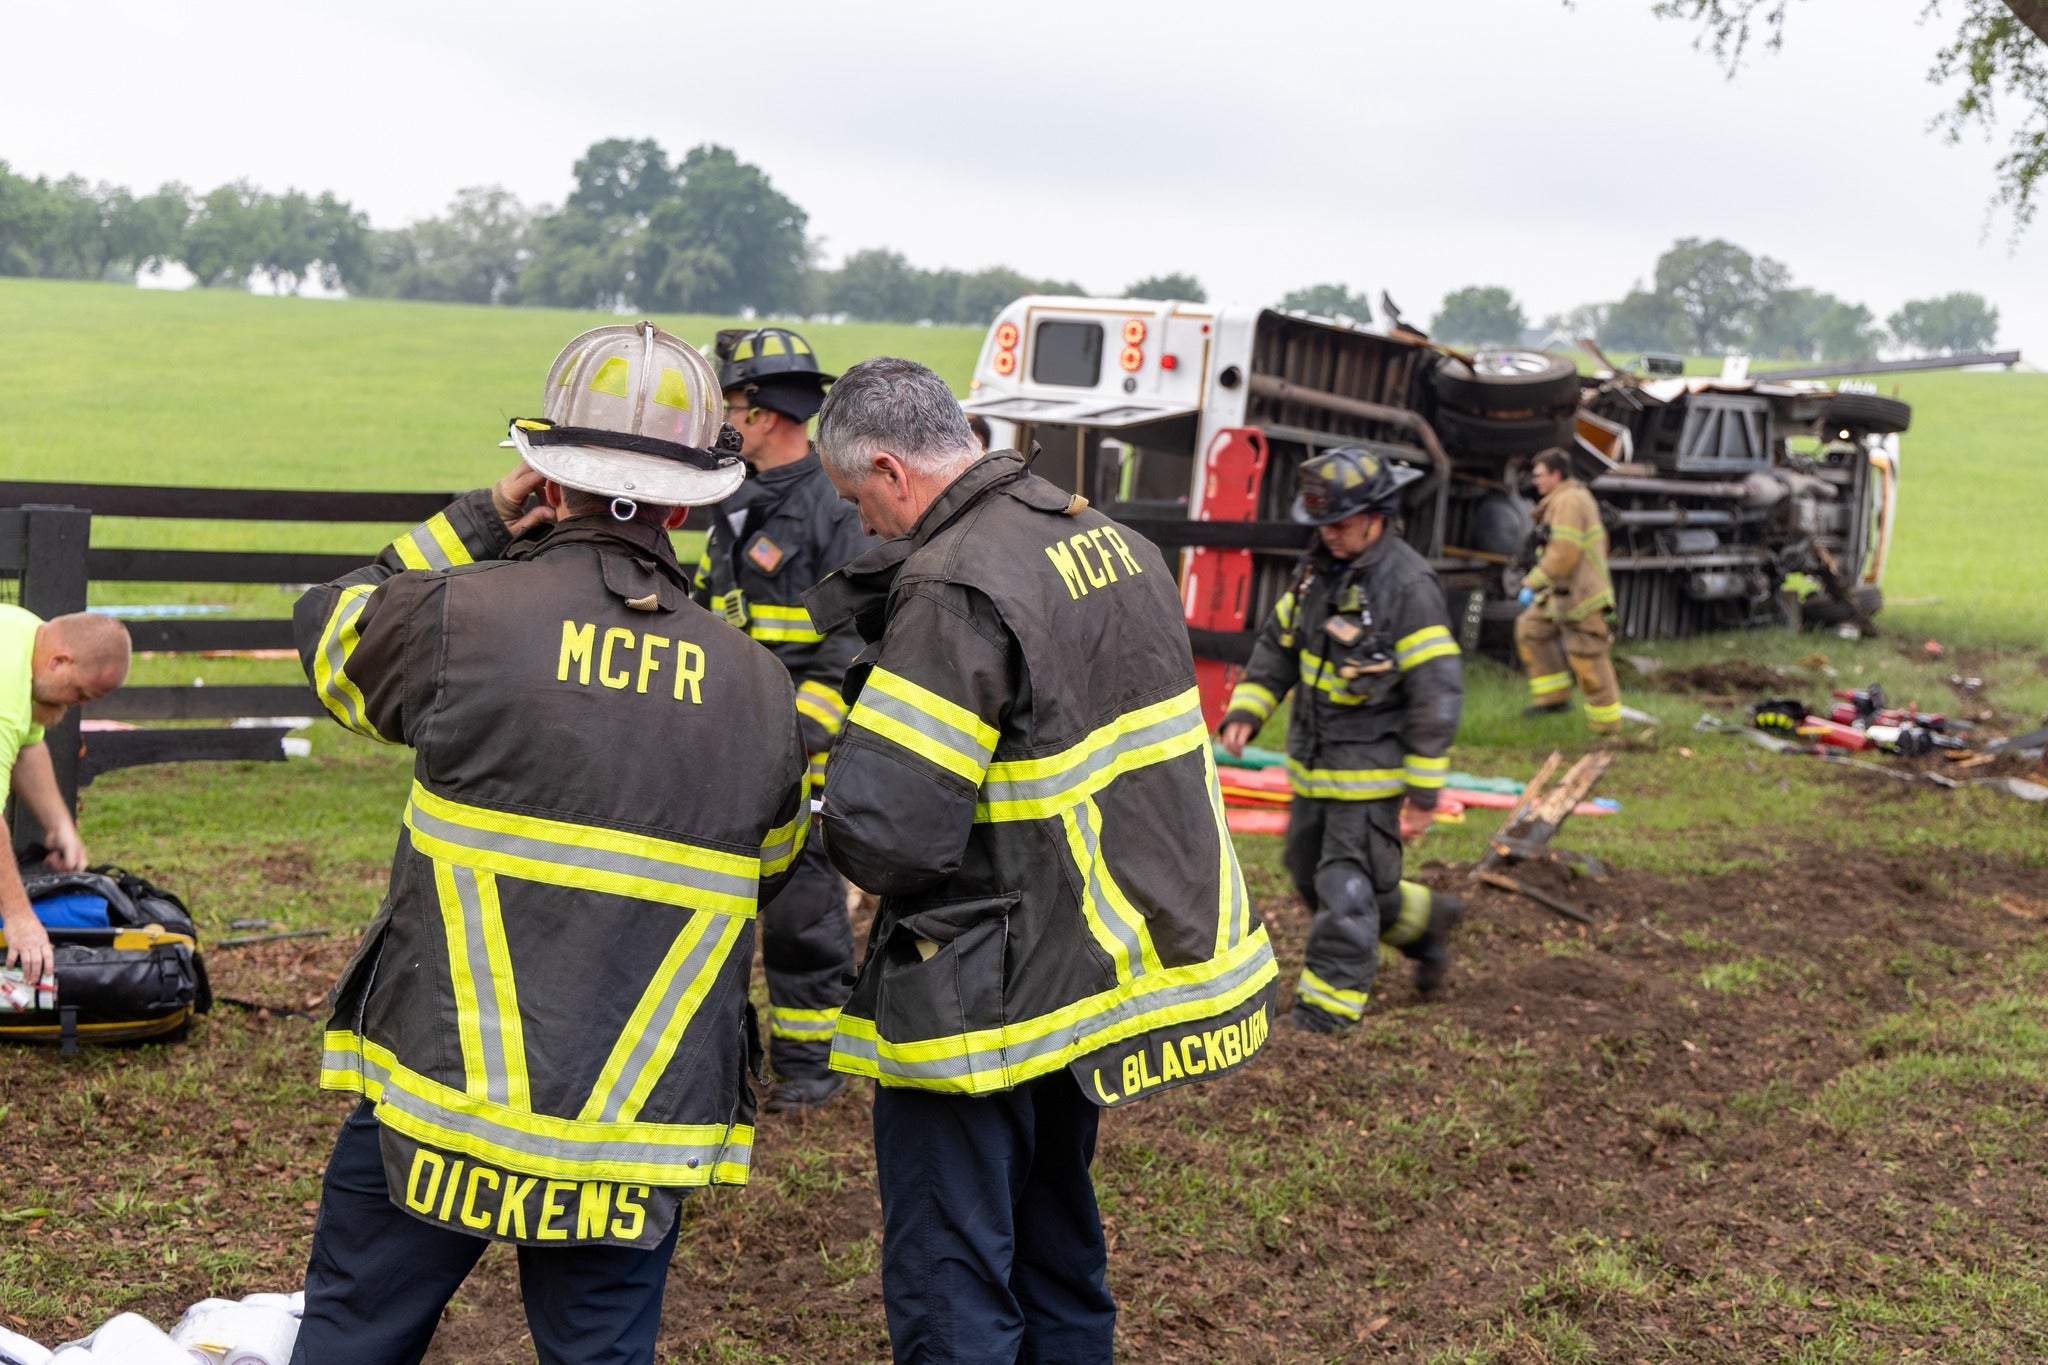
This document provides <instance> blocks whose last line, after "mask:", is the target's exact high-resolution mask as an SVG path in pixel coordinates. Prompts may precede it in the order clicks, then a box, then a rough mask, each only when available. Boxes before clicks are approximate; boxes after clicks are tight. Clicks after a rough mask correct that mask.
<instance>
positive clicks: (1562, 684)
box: [1529, 673, 1572, 697]
mask: <svg viewBox="0 0 2048 1365" xmlns="http://www.w3.org/2000/svg"><path fill="white" fill-rule="evenodd" d="M1571 687H1572V675H1571V674H1569V673H1545V674H1544V675H1543V676H1542V677H1540V678H1531V679H1529V692H1530V695H1532V696H1535V697H1543V696H1546V695H1548V694H1549V693H1552V692H1569V691H1571Z"/></svg>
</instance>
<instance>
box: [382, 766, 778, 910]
mask: <svg viewBox="0 0 2048 1365" xmlns="http://www.w3.org/2000/svg"><path fill="white" fill-rule="evenodd" d="M809 817H810V808H809V806H808V804H806V805H805V806H804V808H803V810H802V811H801V812H799V814H798V817H797V821H798V824H799V825H802V824H804V823H807V822H808V820H809ZM405 824H406V828H407V829H408V830H410V831H411V832H412V843H413V847H414V848H416V849H418V850H419V851H420V852H421V853H423V854H425V855H426V856H427V857H429V858H446V859H448V860H449V861H450V862H455V863H460V864H462V865H463V866H465V867H473V868H476V869H477V870H479V871H484V872H495V873H498V874H499V875H501V876H507V877H517V878H520V879H521V880H524V881H530V882H541V883H544V884H546V885H548V886H562V887H568V888H570V889H571V890H576V891H595V892H600V893H603V894H606V895H613V896H630V897H633V898H635V899H637V900H647V901H656V902H659V903H661V904H663V905H674V906H680V907H681V908H683V909H686V910H709V911H712V912H713V913H715V914H721V915H741V916H747V915H752V914H753V913H754V906H755V901H756V893H757V890H758V888H759V885H760V869H761V858H760V857H759V856H757V855H753V854H741V853H730V852H727V851H725V850H723V849H714V848H708V847H705V846H703V845H700V844H687V843H683V842H681V841H680V840H674V839H660V838H656V837H654V836H653V835H648V834H629V833H627V832H626V831H624V830H616V829H608V828H605V827H603V826H600V825H586V824H574V823H571V822H569V821H566V820H551V819H547V818H545V817H542V816H535V815H513V814H510V813H508V812H505V811H497V810H488V809H485V808H484V807H482V806H471V805H466V804H464V803H462V802H459V801H451V800H449V799H448V798H447V797H445V796H437V795H436V794H434V793H433V792H431V791H429V790H427V788H426V787H425V786H424V785H422V784H421V783H419V782H417V781H415V782H414V783H413V788H412V801H411V803H410V804H409V805H408V806H407V807H406V811H405ZM785 828H787V827H785ZM778 833H780V831H778Z"/></svg>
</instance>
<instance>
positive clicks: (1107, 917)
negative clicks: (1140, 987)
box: [1074, 801, 1145, 980]
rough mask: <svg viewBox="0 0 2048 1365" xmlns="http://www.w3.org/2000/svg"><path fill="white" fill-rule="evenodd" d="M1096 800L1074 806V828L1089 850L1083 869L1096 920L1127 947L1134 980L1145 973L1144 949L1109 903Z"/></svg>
mask: <svg viewBox="0 0 2048 1365" xmlns="http://www.w3.org/2000/svg"><path fill="white" fill-rule="evenodd" d="M1099 813H1100V812H1098V811H1097V810H1096V808H1095V803H1094V802H1093V801H1083V802H1082V803H1081V804H1080V805H1078V806H1076V807H1074V827H1075V828H1076V829H1077V830H1079V831H1080V834H1081V847H1083V848H1085V849H1086V850H1088V865H1087V866H1086V867H1084V868H1082V869H1081V875H1082V876H1083V877H1085V878H1087V882H1088V885H1087V896H1088V903H1089V904H1090V905H1092V906H1094V907H1095V917H1096V918H1097V919H1099V920H1101V921H1102V923H1103V924H1104V925H1105V926H1106V927H1107V928H1108V929H1109V932H1110V933H1112V934H1114V935H1115V936H1116V941H1117V942H1118V943H1121V944H1123V946H1124V958H1125V961H1127V962H1129V963H1130V968H1131V976H1132V978H1133V979H1134V980H1135V979H1136V978H1138V977H1141V976H1143V975H1144V974H1145V947H1144V944H1143V943H1141V942H1140V941H1139V939H1138V931H1137V929H1136V928H1135V927H1133V926H1132V925H1131V924H1130V923H1128V922H1127V921H1126V920H1125V919H1124V917H1123V916H1122V915H1120V914H1118V913H1117V908H1116V906H1115V905H1113V904H1111V903H1110V899H1109V888H1108V887H1106V886H1104V885H1103V882H1102V871H1103V867H1102V840H1101V837H1100V836H1099V835H1098V834H1097V832H1096V829H1095V818H1096V816H1097V815H1098V814H1099Z"/></svg>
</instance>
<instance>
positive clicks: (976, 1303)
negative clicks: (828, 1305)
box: [875, 1071, 1116, 1365]
mask: <svg viewBox="0 0 2048 1365" xmlns="http://www.w3.org/2000/svg"><path fill="white" fill-rule="evenodd" d="M1098 1119H1099V1114H1098V1111H1097V1110H1096V1107H1095V1106H1094V1105H1093V1104H1090V1103H1089V1102H1088V1100H1087V1099H1086V1098H1085V1097H1084V1096H1083V1095H1082V1094H1081V1088H1080V1087H1079V1086H1078V1085H1076V1084H1075V1083H1074V1080H1073V1078H1072V1077H1071V1076H1070V1075H1068V1073H1067V1072H1065V1071H1058V1072H1055V1073H1054V1074H1052V1075H1050V1076H1046V1077H1043V1078H1041V1079H1039V1080H1036V1081H1030V1082H1027V1083H1026V1084H1024V1085H1020V1086H1018V1087H1017V1088H1016V1089H1014V1090H1009V1091H1005V1092H1004V1093H1002V1094H999V1095H983V1096H974V1097H970V1096H963V1095H941V1094H936V1093H934V1092H932V1091H927V1090H912V1089H905V1088H899V1087H890V1086H883V1087H880V1088H878V1089H877V1090H876V1092H875V1165H876V1168H877V1170H878V1171H879V1173H880V1175H881V1186H882V1298H883V1304H884V1307H885V1308H886V1310H887V1312H888V1316H889V1340H890V1343H891V1344H892V1346H893V1347H894V1350H895V1358H896V1359H897V1360H898V1361H901V1362H919V1365H927V1363H930V1365H936V1362H941V1361H943V1362H947V1365H1016V1363H1017V1362H1027V1363H1029V1365H1039V1362H1044V1365H1052V1363H1053V1362H1058V1365H1095V1362H1103V1365H1107V1362H1108V1361H1109V1359H1110V1354H1111V1350H1112V1347H1113V1344H1114V1340H1115V1334H1116V1304H1115V1303H1114V1301H1112V1300H1111V1298H1110V1296H1109V1285H1108V1282H1107V1279H1106V1275H1107V1272H1108V1268H1109V1249H1108V1247H1107V1246H1106V1245H1105V1244H1104V1242H1103V1238H1102V1217H1101V1215H1100V1214H1099V1213H1098V1212H1097V1210H1096V1207H1095V1185H1094V1182H1093V1181H1092V1179H1091V1178H1090V1176H1089V1173H1088V1167H1089V1165H1090V1163H1091V1162H1093V1161H1094V1159H1095V1130H1096V1125H1097V1122H1098Z"/></svg>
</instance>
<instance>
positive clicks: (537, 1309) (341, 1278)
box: [292, 1101, 681, 1365]
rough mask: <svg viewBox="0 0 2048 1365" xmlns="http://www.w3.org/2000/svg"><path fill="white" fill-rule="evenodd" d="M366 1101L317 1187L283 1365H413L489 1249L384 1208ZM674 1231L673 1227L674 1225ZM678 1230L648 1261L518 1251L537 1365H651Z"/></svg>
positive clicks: (388, 1205)
mask: <svg viewBox="0 0 2048 1365" xmlns="http://www.w3.org/2000/svg"><path fill="white" fill-rule="evenodd" d="M377 1129H378V1124H377V1117H376V1115H375V1113H374V1112H372V1110H371V1107H370V1105H369V1103H368V1102H367V1101H365V1102H364V1103H363V1104H360V1105H358V1106H357V1107H356V1109H355V1112H354V1113H352V1114H350V1115H349V1116H348V1118H347V1119H346V1120H344V1121H343V1123H342V1125H341V1137H340V1139H339V1140H338V1141H336V1142H335V1144H334V1155H333V1156H332V1157H331V1158H330V1159H329V1160H328V1163H327V1175H326V1177H325V1178H324V1179H323V1181H322V1182H321V1188H320V1216H319V1219H318V1220H317V1221H316V1222H315V1223H314V1225H313V1254H312V1258H311V1260H310V1261H309V1262H308V1264H307V1266H306V1311H305V1316H304V1318H302V1319H301V1320H300V1323H299V1339H298V1344H297V1345H295V1346H294V1347H293V1348H292V1365H417V1362H418V1361H419V1360H420V1358H421V1357H422V1356H424V1355H426V1353H427V1345H428V1343H429V1342H431V1341H432V1340H433V1337H434V1328H435V1327H436V1326H437V1325H438V1324H439V1323H440V1321H441V1310H442V1309H443V1308H446V1307H447V1306H448V1300H449V1299H451V1298H453V1297H454V1295H455V1291H456V1290H457V1289H458V1288H460V1287H461V1285H462V1281H463V1280H464V1279H465V1278H467V1277H468V1275H469V1272H470V1268H471V1267H472V1266H474V1265H475V1264H476V1261H477V1258H478V1257H479V1256H481V1255H483V1251H484V1248H485V1247H486V1246H488V1245H490V1243H489V1242H487V1241H486V1240H485V1239H483V1238H481V1237H464V1236H462V1235H461V1234H459V1233H454V1232H450V1231H448V1230H447V1229H446V1228H441V1227H436V1226H434V1225H432V1224H429V1223H423V1222H421V1221H420V1220H419V1219H417V1218H414V1217H413V1216H412V1215H411V1214H409V1213H407V1212H405V1211H404V1210H403V1209H401V1208H399V1207H397V1206H396V1205H395V1204H393V1203H392V1202H391V1196H390V1195H389V1193H388V1192H387V1191H386V1189H385V1184H384V1158H383V1154H382V1153H381V1151H380V1150H379V1146H378V1140H377ZM676 1226H677V1227H680V1226H681V1220H680V1219H678V1220H677V1224H676ZM675 1247H676V1229H675V1228H671V1229H670V1230H669V1234H668V1240H667V1241H665V1242H663V1243H662V1244H661V1245H660V1246H658V1247H655V1248H652V1249H651V1250H640V1249H638V1248H634V1247H614V1246H602V1245H591V1246H565V1247H549V1248H545V1249H543V1248H541V1247H532V1246H522V1247H520V1248H519V1288H520V1293H521V1296H522V1297H523V1298H524V1299H525V1301H526V1324H527V1326H528V1327H529V1328H530V1329H531V1330H532V1332H533V1349H534V1352H535V1354H536V1355H537V1356H538V1358H539V1360H540V1362H541V1365H653V1361H654V1339H655V1334H656V1332H657V1331H658V1330H659V1328H660V1326H661V1297H662V1291H663V1289H665V1288H666V1287H667V1284H668V1262H669V1257H670V1255H671V1254H673V1253H674V1251H675Z"/></svg>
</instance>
